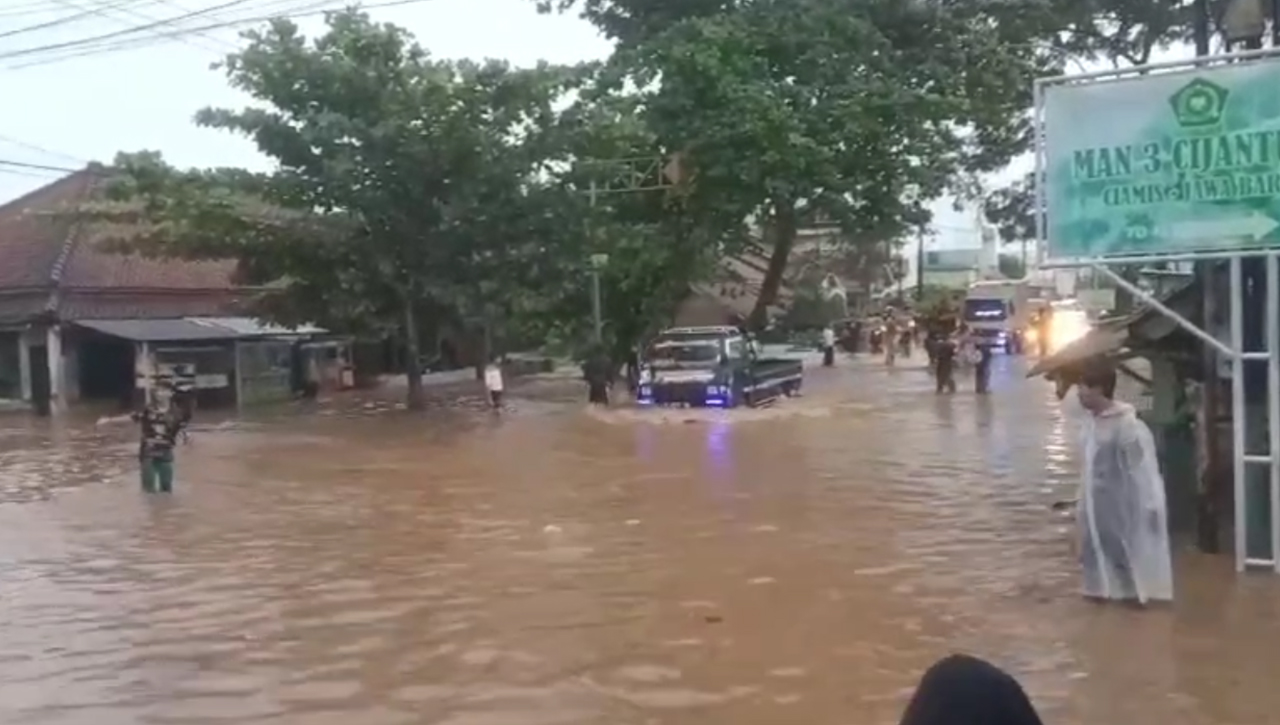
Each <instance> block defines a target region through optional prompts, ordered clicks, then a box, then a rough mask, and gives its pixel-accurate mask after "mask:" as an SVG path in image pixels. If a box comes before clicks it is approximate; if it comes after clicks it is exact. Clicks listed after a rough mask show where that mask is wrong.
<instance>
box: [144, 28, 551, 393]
mask: <svg viewBox="0 0 1280 725" xmlns="http://www.w3.org/2000/svg"><path fill="white" fill-rule="evenodd" d="M327 22H328V30H327V32H325V33H324V34H323V35H321V36H320V37H318V38H316V39H314V40H309V39H307V38H306V37H304V36H303V35H302V34H301V33H300V32H299V31H298V28H297V27H296V26H295V25H293V24H292V23H290V22H288V21H285V20H277V21H274V22H272V23H271V24H270V25H269V26H268V27H267V28H266V29H265V30H262V31H256V32H251V33H247V34H246V38H247V39H248V41H249V43H248V46H247V47H246V48H245V49H244V50H242V51H241V52H239V53H235V54H232V55H231V56H229V57H228V58H227V61H226V63H225V64H224V67H225V69H226V72H227V76H228V78H229V80H230V81H231V84H232V85H233V86H234V87H236V88H237V89H239V90H241V91H244V92H245V93H247V94H248V95H249V96H250V97H252V98H253V99H254V100H255V101H256V105H255V106H253V107H248V108H244V109H241V110H228V109H205V110H203V111H201V112H200V113H199V114H198V116H197V122H198V123H199V124H201V125H204V126H207V127H211V128H217V129H222V130H227V131H231V132H235V133H240V134H243V135H246V136H248V137H250V138H252V139H253V140H254V141H255V142H256V144H257V146H258V148H259V150H260V151H261V152H263V153H264V154H265V155H267V156H268V157H270V158H271V159H272V160H273V161H275V163H276V165H277V167H278V168H277V170H276V171H275V172H274V173H273V174H270V175H266V176H256V177H255V176H253V175H246V174H234V173H229V172H207V173H175V172H173V171H172V170H166V169H163V168H162V167H158V166H155V165H154V164H153V165H152V167H150V168H143V167H141V166H137V165H131V164H130V163H129V160H128V159H126V160H125V163H124V165H123V167H122V169H121V171H122V172H124V173H125V175H126V176H137V175H139V174H141V175H142V176H145V175H146V174H147V173H151V172H154V174H153V178H152V179H151V180H152V181H153V182H154V183H153V184H152V185H151V187H149V193H150V196H149V197H148V199H147V202H146V204H144V205H143V208H144V209H145V211H147V213H148V214H149V215H150V221H151V222H152V224H153V226H154V227H156V228H157V229H162V230H164V231H165V232H167V233H169V234H170V235H171V238H170V239H168V240H167V241H165V242H164V243H163V244H164V245H165V249H164V250H163V251H165V252H167V253H172V254H179V255H182V256H208V255H213V254H227V255H229V256H232V257H233V258H236V259H238V260H240V262H241V264H242V267H244V268H246V269H248V270H250V272H251V276H254V277H257V278H274V279H275V280H278V281H279V284H280V286H281V289H282V290H284V291H287V292H289V293H290V294H289V295H287V296H278V297H277V299H278V300H281V301H285V302H287V304H285V305H284V307H286V308H288V307H292V308H294V313H295V314H309V315H311V316H313V319H315V318H322V317H327V316H330V315H331V314H332V311H333V310H332V306H333V305H334V302H335V300H344V301H345V302H344V303H342V304H341V305H339V307H340V309H342V310H343V311H344V312H346V313H350V314H358V315H361V316H365V317H366V320H365V322H366V323H368V324H370V325H373V326H381V327H384V328H391V329H395V330H396V331H398V333H399V335H400V336H401V338H402V340H403V341H404V343H405V346H406V349H407V357H408V379H409V404H410V406H411V407H415V408H416V407H419V406H421V404H422V400H423V397H422V385H421V376H420V371H419V370H418V366H417V362H416V361H417V359H418V354H419V347H420V346H419V341H418V336H419V328H420V318H421V316H422V315H423V314H424V312H427V311H448V312H450V313H452V314H454V315H455V316H456V317H457V318H459V319H461V320H463V321H465V322H466V323H468V324H472V325H475V324H478V325H480V326H481V327H483V328H485V329H487V328H488V326H489V324H490V322H491V318H493V317H495V316H498V315H501V314H503V313H504V312H510V311H512V309H513V308H515V307H519V306H521V303H520V302H518V300H519V299H520V298H521V297H522V296H523V295H521V294H520V291H521V290H523V289H524V288H525V286H527V285H544V284H555V283H556V282H557V281H559V280H560V278H561V277H562V275H560V274H559V272H558V260H556V259H555V258H554V244H552V241H551V240H552V237H554V236H555V235H557V234H559V233H560V231H561V230H560V228H559V227H560V225H559V224H557V223H556V221H555V220H554V219H553V218H552V217H553V216H554V215H555V214H556V213H558V212H561V211H563V209H562V208H559V207H560V206H562V205H561V204H560V202H561V201H562V199H561V198H560V196H559V189H558V187H556V186H554V185H552V184H549V183H547V181H546V179H545V178H544V173H543V172H544V171H545V162H546V160H547V155H548V151H549V144H551V143H553V137H554V135H553V134H551V132H550V131H549V130H548V129H550V128H551V127H553V126H554V124H555V120H556V118H557V114H556V111H555V109H554V104H555V103H556V101H557V100H558V99H559V98H560V97H561V96H562V94H563V92H564V90H565V89H566V87H567V86H568V85H569V83H570V82H571V81H572V80H573V78H574V71H573V70H572V69H563V68H553V67H547V66H539V67H537V68H533V69H528V70H516V69H512V68H510V67H508V66H507V65H505V64H503V63H498V62H488V63H484V64H477V63H472V62H469V61H458V62H452V61H441V60H433V59H431V58H430V57H429V56H428V55H427V54H426V53H425V52H424V51H423V50H422V49H421V48H420V47H419V46H417V45H416V44H415V43H414V42H413V40H412V38H411V37H410V36H409V35H408V34H407V33H406V32H405V31H404V30H402V29H400V28H397V27H394V26H391V25H379V24H375V23H373V22H372V21H370V20H369V18H368V17H367V16H366V15H364V14H362V13H359V12H355V11H348V12H343V13H333V14H330V15H328V16H327ZM153 160H154V159H153ZM144 161H145V159H144ZM170 182H172V183H170ZM128 186H129V185H128V184H126V185H125V187H123V188H127V187H128ZM135 186H136V184H135ZM171 194H172V195H175V196H174V197H173V198H169V199H166V196H167V195H171ZM264 219H272V220H276V221H279V222H280V223H278V224H276V223H273V224H272V225H270V231H269V232H264V231H262V230H263V229H264ZM233 233H235V234H245V235H246V236H245V237H244V238H242V239H238V240H237V241H234V242H233V241H229V240H226V238H225V237H224V241H222V242H221V243H220V245H219V243H216V240H217V238H218V237H219V235H229V234H233ZM495 288H499V289H495Z"/></svg>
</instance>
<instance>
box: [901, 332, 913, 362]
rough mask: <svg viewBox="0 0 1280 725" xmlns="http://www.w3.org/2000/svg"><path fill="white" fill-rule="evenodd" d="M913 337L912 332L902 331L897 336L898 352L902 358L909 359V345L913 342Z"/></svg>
mask: <svg viewBox="0 0 1280 725" xmlns="http://www.w3.org/2000/svg"><path fill="white" fill-rule="evenodd" d="M915 336H916V333H915V331H914V330H904V331H903V333H902V334H901V335H899V336H898V351H899V354H901V355H902V356H903V357H911V345H912V343H913V342H914V341H915Z"/></svg>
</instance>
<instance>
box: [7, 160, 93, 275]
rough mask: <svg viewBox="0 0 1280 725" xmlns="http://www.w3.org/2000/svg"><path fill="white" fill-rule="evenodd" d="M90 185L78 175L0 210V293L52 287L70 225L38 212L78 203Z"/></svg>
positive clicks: (84, 176) (82, 174)
mask: <svg viewBox="0 0 1280 725" xmlns="http://www.w3.org/2000/svg"><path fill="white" fill-rule="evenodd" d="M91 181H92V179H91V177H90V175H89V173H88V172H87V171H83V172H78V173H75V174H72V175H70V176H67V177H65V178H62V179H59V180H57V181H55V182H53V183H52V184H49V185H48V186H42V187H40V188H39V189H36V190H35V191H33V192H31V193H29V194H27V195H25V196H22V197H19V198H17V199H14V200H13V201H11V202H9V203H8V204H5V205H4V206H0V290H4V289H14V288H19V287H47V286H50V285H51V284H52V282H53V271H54V266H55V264H56V263H57V261H58V257H59V256H60V255H61V253H62V251H63V248H64V246H65V245H66V243H67V241H68V237H69V235H70V231H71V227H72V224H71V222H70V221H69V220H67V219H59V218H56V217H53V216H51V215H48V214H44V213H41V212H47V211H49V210H51V209H54V208H58V207H61V206H64V205H66V204H68V203H75V202H77V201H79V200H80V199H81V198H83V195H84V193H85V192H86V190H87V188H88V186H89V184H90V183H91Z"/></svg>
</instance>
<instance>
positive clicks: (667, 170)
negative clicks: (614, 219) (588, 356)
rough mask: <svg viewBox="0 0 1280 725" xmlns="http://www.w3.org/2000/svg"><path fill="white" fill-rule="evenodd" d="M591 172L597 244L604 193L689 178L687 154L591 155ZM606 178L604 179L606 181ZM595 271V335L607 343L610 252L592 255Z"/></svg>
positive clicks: (661, 187) (591, 232)
mask: <svg viewBox="0 0 1280 725" xmlns="http://www.w3.org/2000/svg"><path fill="white" fill-rule="evenodd" d="M582 164H583V166H585V167H587V169H588V170H589V172H590V173H591V180H590V182H589V186H588V187H587V205H588V206H589V207H590V210H591V211H590V214H589V215H588V217H587V243H588V245H589V246H590V247H591V248H593V249H595V248H597V244H596V239H595V227H594V226H593V224H592V222H593V221H594V217H595V210H596V201H597V200H598V199H599V197H600V195H601V194H611V193H612V194H616V193H634V192H640V191H666V190H670V189H677V188H683V187H684V185H685V184H686V183H687V182H688V180H689V176H688V174H687V173H686V169H685V164H684V154H683V153H681V152H676V153H674V154H671V155H670V156H666V157H662V156H644V157H636V158H624V159H587V160H584V161H583V162H582ZM602 182H603V183H602ZM588 262H589V263H590V264H589V268H590V273H591V318H592V325H593V327H594V332H595V334H594V337H595V341H596V343H598V344H603V343H604V305H603V300H602V294H601V289H600V273H601V272H602V271H604V269H605V267H607V266H608V265H609V255H608V254H604V253H600V252H596V253H593V254H592V255H591V257H590V258H589V259H588Z"/></svg>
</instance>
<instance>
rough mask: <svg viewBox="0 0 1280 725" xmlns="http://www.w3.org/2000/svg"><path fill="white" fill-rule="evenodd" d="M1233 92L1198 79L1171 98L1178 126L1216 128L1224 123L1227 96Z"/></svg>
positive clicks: (1170, 101)
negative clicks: (1223, 114) (1223, 115)
mask: <svg viewBox="0 0 1280 725" xmlns="http://www.w3.org/2000/svg"><path fill="white" fill-rule="evenodd" d="M1229 95H1231V92H1230V91H1228V90H1227V89H1226V88H1223V87H1222V86H1220V85H1218V84H1217V83H1213V82H1211V81H1206V80H1204V79H1203V78H1197V79H1195V80H1193V81H1191V82H1190V83H1188V84H1187V85H1185V86H1183V87H1182V89H1181V90H1179V91H1178V92H1177V93H1175V94H1173V95H1172V96H1170V97H1169V103H1170V105H1172V106H1173V115H1174V116H1176V117H1177V119H1178V125H1179V126H1182V127H1184V128H1199V127H1202V126H1216V125H1218V124H1219V123H1221V122H1222V113H1223V111H1225V110H1226V108H1227V96H1229Z"/></svg>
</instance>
